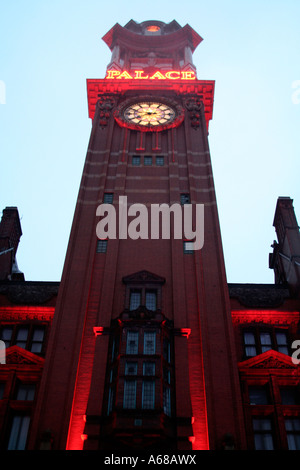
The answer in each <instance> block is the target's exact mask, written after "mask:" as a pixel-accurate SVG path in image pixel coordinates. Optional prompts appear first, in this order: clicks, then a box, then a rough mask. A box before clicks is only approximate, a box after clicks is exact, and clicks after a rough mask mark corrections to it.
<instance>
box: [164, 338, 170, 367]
mask: <svg viewBox="0 0 300 470" xmlns="http://www.w3.org/2000/svg"><path fill="white" fill-rule="evenodd" d="M163 356H164V359H165V361H167V362H170V360H171V346H170V341H169V340H168V338H164V339H163Z"/></svg>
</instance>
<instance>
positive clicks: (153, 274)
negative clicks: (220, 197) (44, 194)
mask: <svg viewBox="0 0 300 470" xmlns="http://www.w3.org/2000/svg"><path fill="white" fill-rule="evenodd" d="M103 40H104V42H105V43H106V44H107V46H108V47H109V48H110V50H111V53H112V55H111V61H110V63H109V65H108V67H107V72H106V77H105V78H103V79H89V80H87V95H88V111H89V117H90V118H91V120H92V130H91V136H90V141H89V144H88V150H87V155H86V160H85V165H84V169H83V174H82V180H81V184H80V188H79V193H78V199H77V204H76V209H75V214H74V219H73V224H72V228H71V233H70V239H69V244H68V249H67V254H66V259H65V264H64V269H63V274H62V279H61V284H60V289H59V294H58V300H57V305H56V311H55V315H54V320H53V326H52V330H51V337H50V344H49V346H48V352H47V357H46V361H45V368H44V373H43V378H42V381H41V385H40V391H39V396H38V400H37V406H36V412H35V419H34V422H33V424H32V431H31V435H30V443H29V448H32V449H36V448H40V447H41V446H45V442H44V440H43V436H45V435H46V434H45V433H47V435H51V444H49V443H48V445H49V446H50V445H51V448H53V449H61V450H62V449H67V450H73V449H74V450H76V449H86V450H106V451H107V450H109V451H110V450H114V451H123V450H125V449H126V450H127V451H128V449H132V450H145V451H146V450H151V451H152V450H157V451H158V450H166V451H167V450H173V451H174V450H192V449H195V450H200V449H203V450H205V449H222V448H224V446H225V447H226V446H231V447H234V448H237V449H243V448H244V447H245V446H244V441H245V439H244V423H243V411H242V406H241V399H240V390H239V379H238V368H237V359H236V354H235V349H234V340H233V331H232V323H231V312H230V304H229V294H228V287H227V281H226V274H225V267H224V259H223V251H222V243H221V235H220V228H219V220H218V213H217V203H216V196H215V190H214V182H213V174H212V165H211V159H210V152H209V145H208V127H209V121H210V120H211V118H212V112H213V100H214V81H210V80H202V79H198V77H197V74H196V67H195V65H194V63H193V52H194V50H195V49H196V47H197V46H198V45H199V44H200V42H201V41H202V38H201V37H200V36H199V35H198V34H197V33H196V32H195V31H194V30H193V29H192V28H191V27H190V26H189V25H186V26H184V27H181V26H180V25H179V24H178V23H177V22H176V21H172V22H170V23H168V24H167V23H163V22H160V21H145V22H143V23H136V22H135V21H133V20H131V21H130V22H129V23H128V24H127V25H126V26H124V27H121V26H120V25H119V24H116V25H115V26H113V27H112V28H111V29H110V30H109V31H108V32H107V33H106V34H105V36H104V37H103ZM153 208H155V209H156V210H159V211H160V212H159V216H161V218H160V219H156V223H154V221H153V214H154V211H153ZM197 208H201V210H202V212H201V214H202V217H201V227H200V225H199V224H197V223H196V228H195V217H193V218H192V221H193V230H190V231H189V233H187V230H182V234H183V235H182V236H180V235H179V234H178V233H179V232H180V231H179V230H177V229H178V227H179V226H180V227H181V225H180V223H179V222H178V221H181V222H182V225H184V221H185V219H184V217H183V215H185V214H190V215H191V213H192V214H193V215H194V216H195V215H197ZM189 209H190V211H191V212H188V211H189ZM164 211H165V212H164ZM193 211H194V212H193ZM167 216H169V219H168V217H167ZM180 217H182V218H180ZM163 219H164V222H166V220H167V221H168V224H166V225H165V229H166V231H165V232H164V229H163V228H162V227H160V226H159V227H158V229H157V221H158V220H161V222H163ZM199 220H200V219H199ZM196 222H197V218H196ZM198 222H199V221H198ZM150 227H151V228H150ZM184 227H185V229H186V225H184ZM200 232H201V234H202V235H201V237H200V238H201V243H200V245H199V246H196V244H195V243H193V242H195V236H197V234H198V233H200ZM191 233H192V235H193V236H189V235H190V234H191ZM199 236H200V235H199ZM46 445H47V444H46Z"/></svg>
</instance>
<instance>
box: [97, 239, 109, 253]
mask: <svg viewBox="0 0 300 470" xmlns="http://www.w3.org/2000/svg"><path fill="white" fill-rule="evenodd" d="M106 250H107V240H97V248H96V252H97V253H106Z"/></svg>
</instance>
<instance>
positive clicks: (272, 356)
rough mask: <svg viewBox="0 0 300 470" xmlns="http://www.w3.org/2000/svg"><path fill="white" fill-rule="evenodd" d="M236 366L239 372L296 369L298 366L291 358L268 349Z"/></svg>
mask: <svg viewBox="0 0 300 470" xmlns="http://www.w3.org/2000/svg"><path fill="white" fill-rule="evenodd" d="M238 366H239V369H240V370H243V371H246V370H249V369H296V368H297V367H298V364H294V363H293V361H292V358H291V357H290V356H288V355H287V354H283V353H280V352H278V351H274V350H273V349H270V350H269V351H266V352H264V353H262V354H259V355H257V356H254V357H251V358H250V359H247V360H246V361H243V362H239V364H238Z"/></svg>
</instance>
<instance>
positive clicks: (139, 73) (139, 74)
mask: <svg viewBox="0 0 300 470" xmlns="http://www.w3.org/2000/svg"><path fill="white" fill-rule="evenodd" d="M134 73H135V77H134V78H135V79H145V78H149V75H146V76H144V77H143V76H142V74H143V73H144V70H135V72H134Z"/></svg>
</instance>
